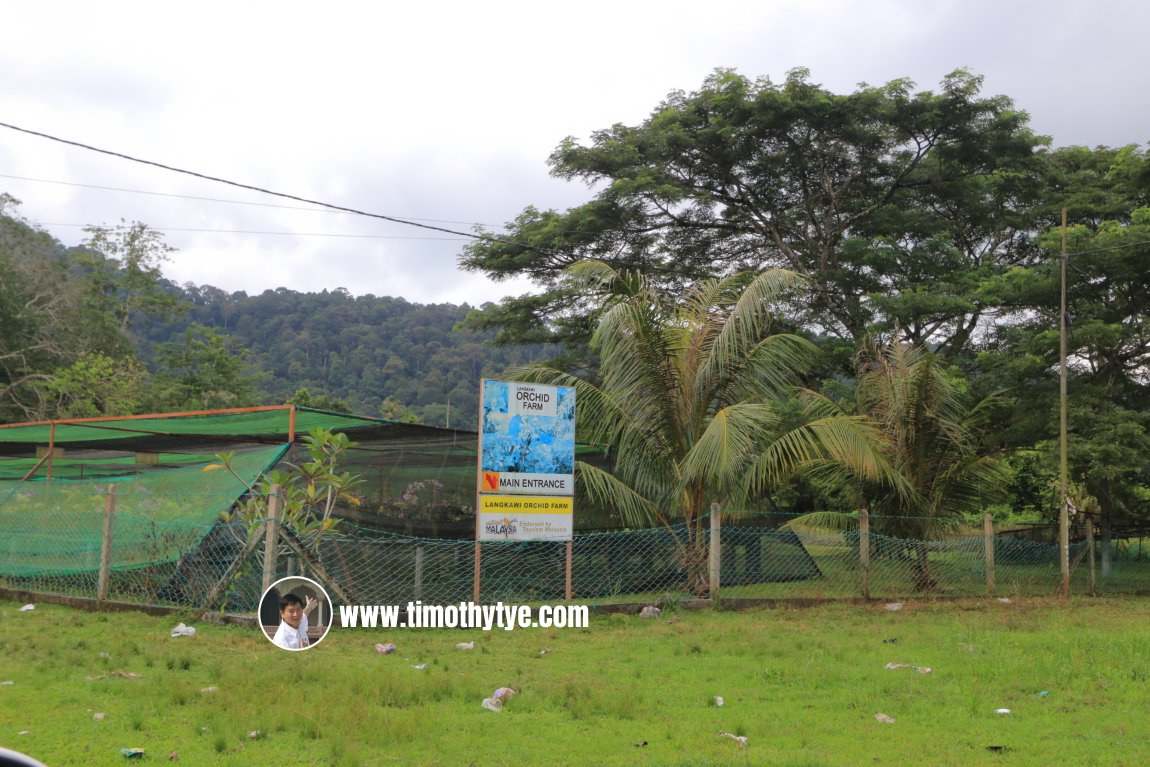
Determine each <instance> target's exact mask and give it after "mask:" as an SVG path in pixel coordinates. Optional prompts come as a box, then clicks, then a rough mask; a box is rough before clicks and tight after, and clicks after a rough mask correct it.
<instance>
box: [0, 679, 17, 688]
mask: <svg viewBox="0 0 1150 767" xmlns="http://www.w3.org/2000/svg"><path fill="white" fill-rule="evenodd" d="M14 684H16V683H15V682H13V681H12V680H11V679H7V680H5V681H3V682H0V687H9V686H11V685H14Z"/></svg>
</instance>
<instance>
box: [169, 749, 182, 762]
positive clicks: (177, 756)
mask: <svg viewBox="0 0 1150 767" xmlns="http://www.w3.org/2000/svg"><path fill="white" fill-rule="evenodd" d="M168 761H169V762H178V761H180V752H179V751H173V752H172V753H170V754H168Z"/></svg>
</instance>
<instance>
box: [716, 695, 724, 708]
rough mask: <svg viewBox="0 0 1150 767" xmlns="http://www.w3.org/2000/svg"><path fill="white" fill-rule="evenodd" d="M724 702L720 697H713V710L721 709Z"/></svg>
mask: <svg viewBox="0 0 1150 767" xmlns="http://www.w3.org/2000/svg"><path fill="white" fill-rule="evenodd" d="M724 702H725V701H724V700H723V696H722V695H716V696H715V708H722V707H723V703H724Z"/></svg>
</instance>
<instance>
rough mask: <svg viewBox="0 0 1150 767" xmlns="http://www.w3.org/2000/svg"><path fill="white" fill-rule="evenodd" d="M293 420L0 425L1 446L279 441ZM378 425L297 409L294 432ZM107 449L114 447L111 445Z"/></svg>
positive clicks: (281, 411)
mask: <svg viewBox="0 0 1150 767" xmlns="http://www.w3.org/2000/svg"><path fill="white" fill-rule="evenodd" d="M290 418H291V416H290V411H289V410H288V409H286V408H275V409H270V410H253V411H246V412H238V413H207V414H203V415H166V416H156V417H154V418H152V417H148V418H125V419H105V420H93V421H87V422H84V423H75V422H59V423H57V424H56V425H55V430H54V432H53V428H52V425H51V424H47V423H32V424H15V425H10V426H0V444H3V443H25V444H36V445H47V444H48V442H49V438H51V439H52V442H53V443H54V444H56V445H58V446H67V445H68V444H70V443H75V442H84V443H91V442H96V441H99V442H105V441H107V442H114V441H117V440H121V441H125V442H129V441H132V440H135V439H139V438H140V437H141V436H144V435H172V436H202V437H221V438H225V439H228V440H235V439H238V438H239V437H240V435H243V436H250V437H258V436H266V437H271V438H276V437H280V436H282V435H286V434H287V432H288V428H289V426H290ZM379 423H385V422H383V421H380V420H379V419H375V418H362V417H359V416H352V415H344V414H340V413H329V412H326V411H322V410H306V409H304V408H297V409H296V417H295V433H296V434H297V435H300V434H304V433H306V432H308V431H311V430H312V429H319V428H323V429H330V430H333V431H334V430H340V429H348V428H355V427H359V426H367V425H372V424H379ZM276 441H286V439H285V440H279V439H277V440H276ZM108 449H115V448H114V447H113V446H111V445H109V446H108Z"/></svg>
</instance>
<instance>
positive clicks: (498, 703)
mask: <svg viewBox="0 0 1150 767" xmlns="http://www.w3.org/2000/svg"><path fill="white" fill-rule="evenodd" d="M516 694H517V693H516V692H515V690H512V689H511V688H510V687H500V688H499V689H498V690H496V691H495V692H493V693H491V697H490V698H484V699H483V704H482V705H483V707H484V708H485V709H487V710H488V711H494V712H495V713H497V714H498V713H499V712H500V711H502V710H503V704H504V703H506V702H507V701H509V700H511V699H512V698H514V697H515V696H516Z"/></svg>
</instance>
